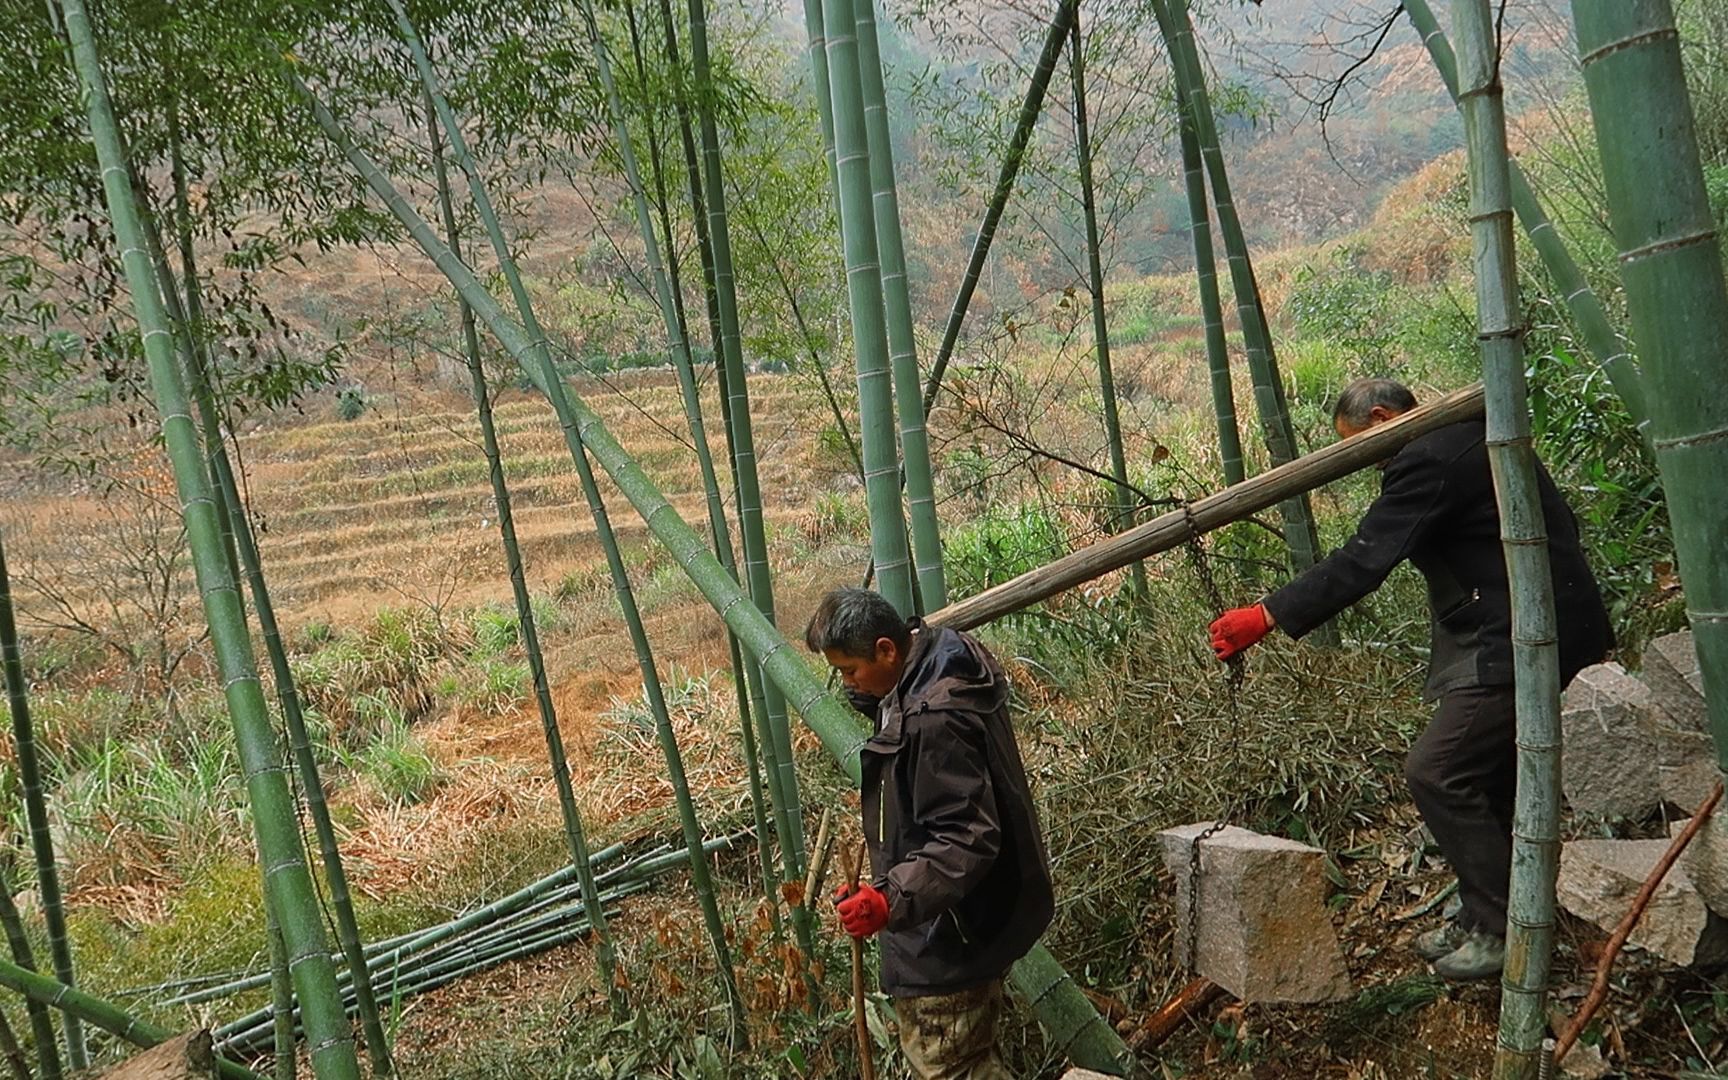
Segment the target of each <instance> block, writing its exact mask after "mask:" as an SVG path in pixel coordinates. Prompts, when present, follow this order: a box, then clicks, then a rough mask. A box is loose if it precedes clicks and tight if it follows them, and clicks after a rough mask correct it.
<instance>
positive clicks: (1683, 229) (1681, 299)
mask: <svg viewBox="0 0 1728 1080" xmlns="http://www.w3.org/2000/svg"><path fill="white" fill-rule="evenodd" d="M1572 18H1573V22H1574V24H1575V25H1576V27H1577V36H1578V51H1579V55H1580V56H1581V57H1582V63H1583V67H1584V85H1585V89H1586V90H1588V91H1589V94H1590V113H1591V118H1592V120H1593V122H1594V123H1595V127H1596V141H1597V143H1598V144H1599V145H1600V147H1601V150H1602V169H1603V180H1604V182H1605V184H1606V188H1607V192H1608V216H1609V219H1610V221H1611V222H1612V224H1613V226H1614V237H1615V241H1616V243H1617V245H1618V246H1619V248H1620V278H1621V281H1622V282H1623V283H1624V284H1625V287H1626V307H1627V311H1628V312H1629V313H1630V314H1631V317H1632V337H1633V339H1634V340H1635V341H1636V342H1637V345H1638V353H1639V357H1640V359H1641V361H1642V364H1643V371H1644V379H1645V381H1646V383H1647V386H1646V390H1647V402H1648V405H1649V408H1650V413H1651V423H1650V434H1651V444H1652V446H1653V447H1654V448H1655V451H1656V465H1657V468H1658V469H1659V470H1660V472H1661V476H1662V488H1663V491H1664V492H1666V494H1667V497H1668V516H1669V519H1670V520H1671V522H1672V524H1673V530H1674V550H1675V554H1676V555H1677V556H1678V557H1679V563H1680V580H1681V583H1682V584H1683V585H1684V586H1685V592H1686V613H1687V618H1688V621H1689V622H1690V623H1691V625H1692V633H1693V643H1694V646H1695V648H1696V649H1697V651H1698V667H1699V672H1700V674H1701V675H1702V677H1703V683H1704V698H1705V701H1706V702H1707V705H1708V709H1709V718H1710V730H1711V734H1712V736H1713V737H1714V739H1715V743H1716V756H1717V761H1718V763H1719V764H1722V765H1724V766H1728V572H1725V568H1724V560H1723V554H1722V543H1723V540H1722V538H1723V537H1724V536H1728V499H1724V498H1723V497H1722V478H1723V476H1725V475H1728V439H1725V438H1724V437H1723V435H1724V433H1725V432H1728V395H1725V394H1723V393H1722V392H1721V388H1722V386H1723V385H1724V384H1725V383H1728V289H1725V287H1724V283H1723V269H1722V252H1721V248H1720V246H1719V243H1718V239H1719V238H1718V235H1717V233H1716V231H1715V219H1714V217H1713V216H1712V214H1711V211H1710V201H1709V198H1708V197H1707V195H1706V192H1705V189H1704V179H1703V168H1702V166H1701V164H1700V162H1699V157H1698V140H1697V133H1696V130H1695V127H1694V121H1693V118H1692V109H1691V101H1690V99H1689V97H1688V95H1687V89H1686V72H1685V70H1684V68H1683V66H1682V62H1681V54H1680V41H1679V36H1678V34H1677V33H1676V31H1675V29H1674V12H1673V9H1672V7H1671V6H1670V4H1669V3H1668V2H1667V0H1638V2H1636V3H1633V2H1627V0H1616V2H1614V3H1603V2H1602V0H1574V3H1573V5H1572Z"/></svg>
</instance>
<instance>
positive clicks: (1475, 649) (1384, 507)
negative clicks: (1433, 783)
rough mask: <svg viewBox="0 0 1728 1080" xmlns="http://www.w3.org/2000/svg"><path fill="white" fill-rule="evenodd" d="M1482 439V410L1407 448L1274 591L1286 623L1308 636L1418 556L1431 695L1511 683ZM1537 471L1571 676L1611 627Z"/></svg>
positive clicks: (1604, 645)
mask: <svg viewBox="0 0 1728 1080" xmlns="http://www.w3.org/2000/svg"><path fill="white" fill-rule="evenodd" d="M1484 438H1485V436H1484V431H1483V425H1482V421H1480V420H1466V421H1463V422H1461V423H1457V424H1450V425H1448V426H1446V427H1443V428H1440V429H1439V430H1437V431H1432V432H1429V433H1428V434H1427V435H1424V436H1422V437H1421V438H1419V439H1417V440H1415V441H1414V442H1411V443H1410V444H1409V445H1407V446H1405V447H1404V449H1402V450H1400V451H1398V453H1397V454H1396V455H1394V456H1393V458H1392V459H1391V460H1390V461H1389V462H1387V464H1386V468H1385V473H1384V477H1383V479H1382V481H1381V488H1380V497H1379V498H1378V499H1376V500H1374V505H1373V506H1371V507H1369V508H1368V513H1367V515H1366V516H1365V517H1363V519H1362V523H1361V525H1359V526H1358V527H1357V529H1356V535H1355V536H1353V537H1351V538H1350V540H1349V541H1348V542H1347V543H1345V545H1344V546H1343V547H1341V548H1339V549H1338V550H1337V551H1334V552H1333V553H1332V554H1330V555H1328V556H1327V557H1326V558H1324V559H1322V560H1321V561H1320V562H1319V563H1317V564H1315V565H1314V566H1313V567H1311V568H1310V569H1309V570H1307V571H1306V572H1304V573H1303V574H1301V575H1300V576H1298V577H1297V578H1296V579H1295V580H1294V581H1292V582H1290V584H1288V585H1286V586H1284V587H1283V588H1282V589H1279V590H1278V591H1277V592H1275V593H1273V594H1272V595H1271V596H1268V597H1267V598H1266V600H1265V604H1266V610H1267V611H1269V612H1271V613H1272V618H1273V619H1274V620H1275V621H1276V622H1277V624H1278V626H1279V628H1280V629H1282V630H1284V631H1285V632H1287V633H1288V634H1290V636H1292V637H1301V636H1302V635H1303V634H1306V633H1307V632H1308V631H1310V630H1312V629H1314V628H1315V627H1316V626H1319V625H1320V624H1321V623H1323V622H1325V621H1326V620H1327V619H1330V618H1331V617H1332V616H1334V615H1336V614H1337V613H1338V612H1340V611H1342V610H1344V609H1345V608H1346V607H1349V606H1350V605H1351V604H1353V603H1355V602H1356V601H1357V600H1360V599H1361V598H1362V597H1364V596H1366V595H1368V594H1369V593H1370V592H1373V591H1374V590H1375V589H1376V588H1378V587H1379V586H1380V583H1381V582H1382V581H1384V580H1386V575H1387V574H1389V573H1391V572H1392V568H1393V567H1395V566H1397V565H1398V564H1399V563H1400V562H1403V561H1404V560H1405V559H1409V560H1410V561H1411V562H1413V563H1415V564H1416V569H1418V570H1420V571H1421V572H1422V576H1423V577H1424V578H1426V579H1427V581H1428V604H1429V607H1430V610H1431V611H1432V615H1433V627H1432V631H1431V636H1432V641H1433V651H1432V655H1431V656H1430V657H1429V666H1428V685H1427V694H1428V696H1429V697H1430V698H1435V697H1439V696H1440V695H1441V694H1444V693H1446V692H1447V691H1448V690H1456V689H1460V688H1463V687H1469V686H1504V685H1508V684H1510V683H1511V682H1512V614H1511V606H1512V601H1511V591H1510V588H1509V586H1508V585H1507V581H1506V556H1505V553H1504V550H1503V548H1502V546H1501V543H1500V512H1499V510H1498V508H1497V507H1496V506H1495V502H1494V480H1493V475H1492V473H1491V472H1490V470H1489V466H1488V449H1487V445H1486V443H1485V441H1484ZM1537 474H1538V475H1537V480H1538V483H1539V485H1540V488H1541V497H1542V516H1543V519H1544V520H1545V522H1546V524H1547V527H1548V560H1549V566H1550V569H1551V571H1552V573H1553V577H1554V606H1555V614H1556V616H1557V617H1558V625H1559V630H1560V677H1561V680H1562V682H1565V681H1569V680H1570V679H1571V678H1572V676H1574V675H1576V674H1577V673H1578V672H1579V671H1581V670H1583V669H1584V668H1586V667H1588V666H1590V665H1591V664H1594V663H1597V662H1598V661H1600V660H1602V659H1603V657H1605V656H1606V655H1607V653H1608V650H1609V649H1610V648H1612V647H1613V645H1614V634H1613V631H1612V629H1611V628H1610V627H1609V624H1608V612H1607V611H1606V609H1604V608H1603V606H1602V594H1601V592H1600V591H1599V590H1598V589H1597V587H1596V578H1595V576H1594V575H1592V574H1591V573H1590V567H1589V565H1588V564H1587V563H1586V562H1585V560H1584V551H1583V549H1582V547H1581V546H1580V544H1579V541H1578V524H1577V521H1576V520H1575V519H1574V518H1573V516H1572V511H1571V508H1569V507H1568V506H1567V505H1566V501H1565V499H1563V498H1562V497H1561V495H1560V492H1559V490H1558V489H1557V488H1555V486H1554V481H1553V480H1552V479H1550V478H1549V476H1548V471H1547V470H1546V469H1544V468H1542V467H1541V466H1540V465H1538V466H1537Z"/></svg>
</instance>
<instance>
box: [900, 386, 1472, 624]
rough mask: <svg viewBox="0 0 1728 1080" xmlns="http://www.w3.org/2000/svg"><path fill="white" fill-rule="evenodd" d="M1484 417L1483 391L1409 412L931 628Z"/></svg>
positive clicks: (969, 620)
mask: <svg viewBox="0 0 1728 1080" xmlns="http://www.w3.org/2000/svg"><path fill="white" fill-rule="evenodd" d="M1480 415H1482V386H1481V384H1480V383H1478V384H1475V385H1472V386H1467V387H1465V388H1464V389H1462V390H1455V391H1453V392H1452V393H1450V394H1448V395H1446V396H1445V397H1443V398H1440V399H1439V400H1437V401H1433V402H1430V403H1429V404H1427V405H1424V406H1422V407H1420V408H1417V409H1412V410H1410V411H1409V412H1407V413H1405V414H1404V415H1403V416H1400V417H1398V418H1397V419H1396V420H1391V421H1388V422H1387V423H1385V424H1378V425H1376V426H1375V427H1374V428H1373V429H1372V430H1370V431H1367V432H1364V433H1362V434H1360V435H1355V436H1352V437H1351V438H1348V439H1343V440H1341V441H1339V442H1335V443H1333V444H1331V445H1330V446H1325V447H1322V448H1321V449H1319V450H1316V451H1314V452H1313V453H1312V454H1307V455H1304V456H1303V457H1299V458H1297V459H1296V460H1295V461H1292V462H1290V463H1289V464H1288V465H1280V466H1279V467H1278V468H1275V469H1268V470H1266V471H1265V472H1263V473H1260V474H1259V475H1258V476H1254V477H1251V478H1250V479H1248V480H1245V481H1243V482H1242V483H1240V484H1237V485H1236V486H1235V487H1228V488H1225V489H1224V490H1222V491H1218V492H1214V493H1213V494H1211V495H1207V496H1205V497H1204V498H1200V499H1196V500H1194V501H1193V502H1191V503H1189V504H1188V505H1187V506H1186V507H1184V508H1182V509H1180V510H1172V511H1170V512H1169V513H1167V514H1163V515H1160V516H1158V517H1155V518H1153V519H1152V520H1151V521H1148V522H1145V523H1144V524H1141V525H1136V526H1135V527H1134V528H1132V529H1130V530H1128V531H1127V532H1125V533H1122V534H1120V535H1117V536H1112V537H1110V538H1109V539H1107V540H1100V541H1098V542H1097V543H1095V544H1092V545H1091V546H1089V547H1084V548H1081V549H1080V550H1079V551H1075V552H1072V553H1070V554H1068V555H1064V556H1063V557H1061V558H1060V559H1056V560H1055V561H1053V562H1049V563H1045V564H1044V565H1043V566H1040V567H1038V568H1037V569H1035V570H1028V571H1027V572H1026V573H1024V574H1021V575H1020V576H1019V577H1017V578H1011V579H1010V580H1008V581H1004V582H1003V583H1002V584H1000V585H995V586H992V587H991V588H988V589H985V590H984V591H983V592H981V593H979V594H977V595H976V596H969V597H967V598H966V599H964V600H961V601H959V602H958V603H953V604H949V605H948V606H947V607H945V608H943V609H942V610H941V611H936V612H932V613H931V614H930V615H929V616H928V617H927V618H926V620H925V621H926V622H928V623H930V624H931V625H932V626H951V627H953V628H954V629H956V630H970V629H972V628H973V627H975V626H982V625H984V624H985V623H987V622H991V621H994V620H996V619H1000V618H1001V617H1002V616H1004V615H1010V614H1013V613H1014V612H1016V611H1021V610H1023V609H1025V608H1028V607H1031V606H1032V605H1033V604H1036V603H1038V602H1039V601H1040V600H1048V599H1049V598H1050V597H1052V596H1055V595H1056V594H1058V593H1061V592H1064V591H1066V590H1068V589H1072V588H1073V587H1074V586H1076V585H1080V584H1083V583H1085V582H1088V581H1092V580H1094V579H1096V578H1100V577H1103V576H1104V575H1105V574H1108V573H1110V572H1111V571H1114V570H1120V569H1122V567H1124V566H1127V565H1128V564H1129V563H1131V562H1133V561H1134V560H1136V559H1144V558H1146V557H1147V556H1149V555H1155V554H1157V553H1158V552H1160V551H1169V550H1170V549H1171V548H1174V547H1176V546H1178V545H1180V544H1184V543H1186V542H1187V541H1188V540H1189V538H1190V537H1192V536H1195V535H1204V534H1205V533H1208V532H1211V531H1212V530H1213V529H1218V528H1222V527H1223V526H1225V525H1229V524H1231V523H1232V522H1236V521H1241V520H1243V519H1244V518H1246V517H1248V516H1249V515H1251V514H1255V513H1258V512H1259V511H1261V510H1264V509H1266V508H1267V507H1269V506H1275V505H1277V504H1278V503H1279V502H1281V501H1283V500H1285V499H1287V498H1289V497H1290V496H1291V495H1292V494H1293V493H1296V492H1303V491H1312V490H1313V489H1314V488H1317V487H1320V486H1321V485H1323V484H1329V483H1331V482H1332V481H1334V480H1337V479H1339V478H1340V477H1344V476H1348V475H1350V474H1351V473H1353V472H1355V471H1356V470H1358V469H1365V468H1367V467H1368V466H1370V465H1373V464H1375V463H1377V462H1380V461H1383V460H1385V459H1386V458H1388V457H1390V456H1392V455H1393V454H1394V453H1396V452H1397V451H1398V449H1399V448H1400V447H1402V446H1403V445H1404V444H1406V443H1408V442H1410V441H1411V440H1412V439H1415V438H1418V437H1420V436H1422V435H1425V434H1427V433H1428V432H1430V431H1433V430H1435V429H1436V428H1441V427H1445V426H1446V425H1447V424H1455V423H1457V422H1458V421H1460V420H1468V419H1472V418H1474V417H1477V416H1480Z"/></svg>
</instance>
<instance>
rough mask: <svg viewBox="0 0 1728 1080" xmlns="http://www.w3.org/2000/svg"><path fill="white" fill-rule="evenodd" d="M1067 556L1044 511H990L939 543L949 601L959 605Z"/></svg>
mask: <svg viewBox="0 0 1728 1080" xmlns="http://www.w3.org/2000/svg"><path fill="white" fill-rule="evenodd" d="M1067 550H1068V539H1067V537H1066V535H1064V533H1063V530H1062V526H1061V523H1060V522H1058V521H1057V520H1056V518H1055V516H1054V515H1052V514H1051V513H1050V512H1049V511H1048V510H1045V509H1044V508H1043V507H1040V506H1037V505H1034V504H1031V503H1023V504H1021V505H1018V506H1012V507H996V506H991V507H989V508H987V509H986V510H985V511H984V514H983V515H982V516H981V517H977V518H974V519H973V520H971V521H968V522H965V523H963V524H961V525H959V526H958V527H954V528H950V529H949V530H948V531H947V533H946V534H945V535H944V536H943V538H942V556H943V561H944V563H945V565H946V566H947V569H948V598H949V600H950V601H954V600H961V599H964V598H966V597H968V596H973V595H975V594H977V593H980V592H983V591H984V590H985V589H988V588H989V587H990V586H992V585H998V584H1000V583H1002V582H1004V581H1007V580H1008V579H1009V578H1013V577H1017V576H1019V575H1020V574H1024V573H1025V572H1027V571H1028V570H1032V569H1034V568H1035V567H1039V566H1042V565H1044V564H1045V563H1047V562H1049V561H1050V560H1051V559H1054V558H1056V557H1057V556H1059V555H1061V554H1062V553H1063V552H1065V551H1067Z"/></svg>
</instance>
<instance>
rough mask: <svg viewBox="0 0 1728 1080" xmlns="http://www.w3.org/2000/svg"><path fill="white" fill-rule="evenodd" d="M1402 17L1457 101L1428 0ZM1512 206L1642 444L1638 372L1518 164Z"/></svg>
mask: <svg viewBox="0 0 1728 1080" xmlns="http://www.w3.org/2000/svg"><path fill="white" fill-rule="evenodd" d="M1404 13H1405V14H1406V15H1408V16H1409V18H1410V25H1412V26H1414V27H1415V28H1416V32H1417V33H1418V34H1419V35H1421V37H1422V44H1423V45H1424V46H1426V47H1427V49H1428V56H1429V58H1430V59H1431V60H1433V62H1434V67H1435V69H1436V70H1438V71H1439V72H1440V78H1441V80H1442V81H1444V82H1445V83H1446V90H1447V92H1448V93H1450V94H1451V95H1452V97H1453V100H1457V97H1458V63H1457V58H1456V57H1455V56H1454V55H1453V53H1452V46H1451V44H1450V43H1449V42H1448V41H1447V40H1446V34H1445V32H1444V31H1442V30H1441V29H1440V22H1439V20H1438V19H1436V18H1435V17H1434V11H1433V9H1432V8H1430V7H1429V6H1428V0H1408V2H1406V3H1405V4H1404ZM1512 208H1513V209H1514V210H1516V211H1517V213H1518V221H1519V223H1520V224H1522V225H1523V226H1524V234H1525V235H1526V236H1528V237H1529V238H1530V246H1531V247H1533V248H1535V249H1536V254H1537V255H1538V256H1539V257H1540V258H1541V259H1542V262H1543V265H1545V266H1547V268H1548V274H1549V276H1550V277H1552V278H1553V279H1554V288H1555V290H1556V291H1557V292H1558V293H1559V294H1560V296H1561V298H1562V299H1563V300H1564V302H1565V304H1566V307H1567V309H1568V310H1570V311H1571V312H1572V318H1573V321H1575V322H1576V323H1577V324H1578V331H1579V333H1580V334H1581V335H1582V336H1583V339H1584V347H1585V349H1586V350H1588V351H1589V353H1590V355H1591V357H1592V358H1593V359H1594V360H1595V361H1596V365H1597V366H1598V367H1600V368H1601V369H1602V371H1603V373H1604V374H1605V375H1607V376H1608V381H1609V383H1610V384H1611V385H1612V386H1613V387H1614V393H1615V394H1617V395H1618V396H1619V398H1620V401H1621V403H1622V404H1624V405H1625V406H1626V412H1627V413H1628V414H1629V415H1630V416H1631V417H1632V422H1633V424H1635V425H1636V426H1637V428H1638V431H1639V433H1640V434H1641V435H1643V437H1644V439H1645V441H1646V443H1648V441H1649V438H1650V430H1649V428H1650V410H1649V407H1648V406H1647V405H1646V403H1645V401H1644V387H1643V384H1642V381H1641V379H1640V375H1639V372H1638V364H1637V361H1636V359H1635V358H1634V357H1633V356H1632V353H1631V352H1630V350H1629V348H1628V346H1627V343H1626V341H1625V339H1624V338H1623V337H1622V336H1621V335H1620V332H1619V331H1618V330H1616V329H1615V328H1614V324H1613V323H1612V322H1610V321H1609V319H1608V311H1607V309H1606V308H1604V307H1603V306H1602V300H1601V299H1600V298H1599V297H1598V296H1597V295H1596V291H1595V290H1594V289H1592V288H1591V287H1590V283H1589V282H1588V281H1587V280H1586V279H1585V277H1584V271H1583V270H1582V269H1580V268H1579V266H1578V262H1577V260H1576V259H1574V258H1573V257H1572V252H1571V251H1570V250H1568V249H1567V247H1566V241H1565V240H1564V239H1562V238H1561V236H1560V232H1559V230H1558V229H1556V228H1555V227H1554V223H1553V222H1552V221H1550V220H1549V218H1548V214H1547V211H1545V210H1543V209H1542V202H1541V200H1540V199H1538V198H1537V197H1536V192H1535V190H1534V189H1533V188H1531V186H1530V180H1529V178H1528V177H1526V176H1525V175H1524V170H1523V169H1521V168H1519V166H1518V162H1517V161H1513V162H1512Z"/></svg>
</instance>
